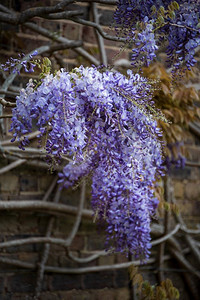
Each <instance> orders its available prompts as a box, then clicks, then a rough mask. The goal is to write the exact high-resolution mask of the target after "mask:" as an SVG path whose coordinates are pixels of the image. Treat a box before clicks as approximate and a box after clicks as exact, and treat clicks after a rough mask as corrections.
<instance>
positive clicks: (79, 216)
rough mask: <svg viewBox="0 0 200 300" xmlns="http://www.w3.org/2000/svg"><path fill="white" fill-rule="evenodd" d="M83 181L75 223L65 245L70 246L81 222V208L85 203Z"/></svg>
mask: <svg viewBox="0 0 200 300" xmlns="http://www.w3.org/2000/svg"><path fill="white" fill-rule="evenodd" d="M85 185H86V183H85V180H83V182H82V185H81V196H80V203H79V206H78V208H77V216H76V221H75V223H74V225H73V227H72V230H71V232H70V235H69V236H68V238H67V239H66V243H67V244H68V245H69V246H70V245H71V243H72V241H73V239H74V237H75V235H76V233H77V231H78V228H79V225H80V222H81V217H82V214H83V206H84V201H85Z"/></svg>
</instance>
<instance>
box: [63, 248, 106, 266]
mask: <svg viewBox="0 0 200 300" xmlns="http://www.w3.org/2000/svg"><path fill="white" fill-rule="evenodd" d="M109 254H110V253H109V252H106V251H98V252H97V253H95V254H92V255H90V256H88V257H84V258H82V257H81V258H80V257H76V256H74V255H73V254H72V253H71V252H70V251H67V255H68V257H69V258H71V259H72V260H73V261H75V262H78V263H83V264H85V263H88V262H91V261H93V260H96V259H97V258H99V257H100V256H107V255H109Z"/></svg>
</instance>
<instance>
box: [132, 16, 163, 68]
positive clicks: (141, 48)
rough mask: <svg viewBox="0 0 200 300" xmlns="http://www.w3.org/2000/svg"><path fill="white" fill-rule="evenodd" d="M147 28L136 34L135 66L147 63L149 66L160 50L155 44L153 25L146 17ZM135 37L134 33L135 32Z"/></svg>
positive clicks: (133, 55)
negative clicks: (139, 63)
mask: <svg viewBox="0 0 200 300" xmlns="http://www.w3.org/2000/svg"><path fill="white" fill-rule="evenodd" d="M145 22H146V24H147V25H146V28H145V29H144V30H143V31H141V32H139V33H138V34H137V35H136V34H135V39H136V43H135V45H136V47H135V48H134V49H133V50H132V51H133V54H132V61H133V65H135V64H136V63H138V61H139V62H143V63H145V64H146V65H147V66H148V65H149V64H150V62H151V61H152V60H153V59H154V58H155V57H156V54H155V51H156V50H157V49H158V46H157V45H156V42H155V35H154V33H153V25H152V24H151V23H147V22H148V18H147V17H145ZM133 35H134V32H133Z"/></svg>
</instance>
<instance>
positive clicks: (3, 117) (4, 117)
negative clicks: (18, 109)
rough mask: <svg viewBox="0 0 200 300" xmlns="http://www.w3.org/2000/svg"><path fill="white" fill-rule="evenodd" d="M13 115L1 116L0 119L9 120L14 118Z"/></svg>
mask: <svg viewBox="0 0 200 300" xmlns="http://www.w3.org/2000/svg"><path fill="white" fill-rule="evenodd" d="M12 116H13V115H2V116H0V119H8V118H12Z"/></svg>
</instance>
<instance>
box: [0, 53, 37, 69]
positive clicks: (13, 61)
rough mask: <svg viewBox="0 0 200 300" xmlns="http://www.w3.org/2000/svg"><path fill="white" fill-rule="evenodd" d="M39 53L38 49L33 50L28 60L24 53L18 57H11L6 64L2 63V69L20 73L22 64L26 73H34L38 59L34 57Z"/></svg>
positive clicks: (0, 67) (0, 66)
mask: <svg viewBox="0 0 200 300" xmlns="http://www.w3.org/2000/svg"><path fill="white" fill-rule="evenodd" d="M37 54H38V52H37V51H36V50H35V51H33V53H32V54H30V55H29V57H28V58H29V59H28V60H27V59H25V58H24V57H25V54H24V53H21V54H20V53H19V54H18V57H17V58H13V57H10V58H9V59H8V60H7V61H6V62H5V63H4V64H0V71H4V72H9V73H18V74H20V71H19V66H22V67H23V69H24V71H25V72H26V73H33V72H34V68H35V67H36V60H34V59H33V57H34V56H36V55H37Z"/></svg>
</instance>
